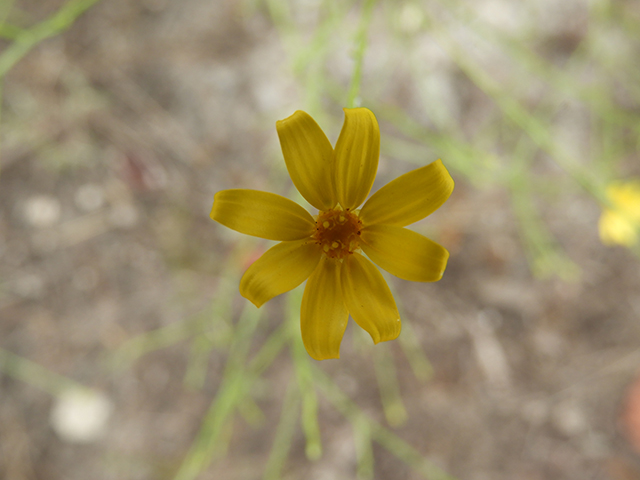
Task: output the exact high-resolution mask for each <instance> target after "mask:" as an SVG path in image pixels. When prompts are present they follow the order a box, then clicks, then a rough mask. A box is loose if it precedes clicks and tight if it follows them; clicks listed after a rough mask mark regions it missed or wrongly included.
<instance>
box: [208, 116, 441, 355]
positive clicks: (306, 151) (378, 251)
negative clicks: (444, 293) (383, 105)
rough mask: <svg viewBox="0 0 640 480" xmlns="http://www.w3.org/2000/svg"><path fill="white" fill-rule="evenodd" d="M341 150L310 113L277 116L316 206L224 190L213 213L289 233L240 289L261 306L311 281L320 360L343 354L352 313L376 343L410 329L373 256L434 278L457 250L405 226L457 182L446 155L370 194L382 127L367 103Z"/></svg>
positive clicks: (276, 236) (306, 303)
mask: <svg viewBox="0 0 640 480" xmlns="http://www.w3.org/2000/svg"><path fill="white" fill-rule="evenodd" d="M344 112H345V120H344V125H343V127H342V131H341V132H340V136H339V138H338V142H337V143H336V147H335V149H334V148H332V146H331V143H330V142H329V140H328V139H327V137H326V136H325V134H324V133H323V131H322V130H321V129H320V127H319V126H318V124H317V123H316V122H315V121H314V120H313V118H311V117H310V116H309V115H308V114H307V113H305V112H303V111H300V110H298V111H297V112H295V113H294V114H293V115H291V116H290V117H289V118H286V119H284V120H280V121H278V122H276V128H277V131H278V136H279V137H280V144H281V146H282V153H283V155H284V160H285V163H286V165H287V169H288V171H289V175H290V176H291V180H292V181H293V183H294V185H295V186H296V188H297V189H298V191H299V192H300V194H301V195H302V196H303V197H304V198H305V199H306V200H307V201H308V202H309V203H310V204H311V205H312V206H313V207H315V208H317V209H318V214H317V215H316V216H311V214H309V213H308V212H307V211H306V210H305V209H304V208H302V207H301V206H300V205H298V204H297V203H295V202H293V201H291V200H289V199H287V198H284V197H282V196H280V195H275V194H273V193H267V192H260V191H256V190H243V189H236V190H223V191H221V192H218V193H216V195H215V197H214V202H213V209H212V210H211V218H212V219H214V220H216V221H218V222H220V223H221V224H223V225H225V226H227V227H229V228H232V229H234V230H237V231H239V232H241V233H245V234H248V235H255V236H257V237H261V238H266V239H269V240H279V241H280V243H278V244H277V245H275V246H274V247H272V248H270V249H269V250H267V251H266V252H265V253H264V255H262V257H260V258H259V259H258V260H257V261H256V262H255V263H253V264H252V265H251V266H250V267H249V269H248V270H247V271H246V272H245V274H244V276H243V277H242V280H241V281H240V293H241V294H242V295H243V296H244V297H245V298H247V299H249V300H250V301H251V302H253V303H254V304H255V305H256V306H257V307H260V306H261V305H262V304H264V303H265V302H266V301H268V300H270V299H271V298H273V297H275V296H276V295H280V294H281V293H284V292H287V291H289V290H291V289H293V288H295V287H297V286H298V285H300V284H301V283H302V282H304V281H305V280H307V279H308V281H307V285H306V287H305V290H304V294H303V297H302V310H301V313H300V323H301V330H302V340H303V342H304V345H305V347H306V349H307V352H309V355H311V356H312V357H313V358H315V359H316V360H323V359H327V358H339V356H340V342H341V341H342V336H343V334H344V331H345V328H346V326H347V320H348V318H349V315H351V317H352V318H353V319H354V320H355V322H356V323H357V324H358V325H360V326H361V327H362V328H363V329H365V330H366V331H367V332H368V333H369V334H370V335H371V338H372V339H373V341H374V343H378V342H382V341H386V340H393V339H395V338H396V337H397V336H398V335H399V334H400V315H399V314H398V309H397V308H396V304H395V301H394V300H393V296H392V295H391V291H390V290H389V287H388V286H387V283H386V282H385V280H384V278H383V277H382V274H381V273H380V272H379V271H378V269H377V268H376V267H375V266H374V265H373V264H372V263H371V262H370V261H369V260H368V259H367V258H365V256H364V255H363V253H364V254H366V255H367V257H369V259H370V260H372V261H373V262H374V263H376V264H377V265H378V266H379V267H381V268H383V269H385V270H386V271H388V272H389V273H391V274H393V275H396V276H397V277H400V278H403V279H405V280H411V281H416V282H434V281H437V280H439V279H440V278H441V277H442V274H443V273H444V270H445V267H446V264H447V259H448V258H449V253H448V252H447V250H445V249H444V248H443V247H441V246H440V245H438V244H437V243H435V242H433V241H431V240H429V239H428V238H426V237H424V236H422V235H420V234H418V233H416V232H413V231H411V230H408V229H406V228H404V227H405V226H406V225H409V224H411V223H414V222H417V221H418V220H421V219H423V218H424V217H426V216H427V215H429V214H431V213H432V212H434V211H435V210H436V209H437V208H438V207H440V206H441V205H442V204H443V203H444V202H445V201H446V200H447V198H448V197H449V195H450V194H451V192H452V190H453V180H452V179H451V176H450V175H449V172H447V169H446V168H445V167H444V165H443V164H442V162H441V161H440V160H437V161H435V162H433V163H431V164H429V165H427V166H424V167H421V168H418V169H416V170H413V171H411V172H409V173H406V174H404V175H402V176H400V177H398V178H397V179H395V180H393V181H392V182H390V183H389V184H387V185H386V186H384V187H382V188H381V189H380V190H378V191H377V192H376V193H374V194H373V195H372V196H371V197H370V198H369V199H368V200H367V202H366V203H365V204H364V205H363V206H362V209H360V210H358V207H359V206H360V205H361V204H362V203H363V202H364V201H365V199H366V198H367V196H368V195H369V191H370V190H371V186H372V185H373V180H374V178H375V175H376V171H377V169H378V157H379V153H380V131H379V129H378V122H377V120H376V118H375V116H374V115H373V113H372V112H371V111H370V110H368V109H366V108H353V109H344Z"/></svg>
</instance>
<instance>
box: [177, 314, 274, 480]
mask: <svg viewBox="0 0 640 480" xmlns="http://www.w3.org/2000/svg"><path fill="white" fill-rule="evenodd" d="M261 312H262V311H261V310H258V309H255V308H253V307H252V306H249V305H246V306H245V308H244V309H243V312H242V314H241V316H240V321H239V322H238V328H237V329H236V335H235V338H234V342H233V344H232V346H231V350H230V352H229V357H228V359H227V366H226V369H225V371H224V374H223V377H222V383H221V385H220V389H219V391H218V395H216V398H215V399H214V400H213V402H212V403H211V407H210V408H209V411H208V412H207V414H206V416H205V419H204V421H203V422H202V426H201V427H200V431H199V432H198V435H197V437H196V440H195V441H194V443H193V444H192V445H191V448H190V449H189V452H188V453H187V456H186V458H185V459H184V461H183V462H182V465H181V466H180V469H179V470H178V473H177V475H176V477H175V479H176V480H193V479H195V478H196V477H197V476H198V475H199V474H200V472H202V471H204V470H205V469H206V468H207V467H208V466H209V463H210V462H211V458H212V456H213V454H214V452H215V448H216V446H217V443H218V438H219V436H220V434H221V432H222V430H223V428H224V427H225V425H226V424H227V422H228V420H229V418H230V417H231V415H232V414H233V413H234V411H235V408H236V406H237V405H238V404H239V403H240V402H241V401H242V398H243V396H244V395H245V394H246V391H247V389H248V385H247V383H248V382H247V379H246V369H245V361H246V357H247V355H248V353H249V347H250V345H251V339H252V337H253V333H254V332H255V329H256V328H257V325H258V320H259V318H260V316H261Z"/></svg>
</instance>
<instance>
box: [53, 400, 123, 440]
mask: <svg viewBox="0 0 640 480" xmlns="http://www.w3.org/2000/svg"><path fill="white" fill-rule="evenodd" d="M112 410H113V405H112V403H111V401H110V400H109V399H108V398H107V396H106V395H104V394H103V393H101V392H98V391H95V390H89V389H80V388H71V389H68V390H67V391H65V392H63V393H62V394H61V395H60V396H59V397H58V398H57V401H56V403H55V405H54V406H53V410H52V411H51V426H52V427H53V429H54V430H55V432H56V433H57V434H58V436H59V437H60V438H61V439H62V440H64V441H67V442H69V443H90V442H94V441H96V440H98V439H99V438H101V437H102V436H103V435H104V434H105V432H106V429H107V424H108V421H109V417H110V416H111V411H112Z"/></svg>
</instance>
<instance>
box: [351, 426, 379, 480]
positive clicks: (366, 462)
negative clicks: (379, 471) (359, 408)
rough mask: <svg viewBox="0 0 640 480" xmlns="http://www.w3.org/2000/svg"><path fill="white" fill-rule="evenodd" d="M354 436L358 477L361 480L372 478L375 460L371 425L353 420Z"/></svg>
mask: <svg viewBox="0 0 640 480" xmlns="http://www.w3.org/2000/svg"><path fill="white" fill-rule="evenodd" d="M353 437H354V441H355V445H356V457H357V462H358V463H357V467H356V474H357V477H358V479H360V480H370V479H372V478H373V475H374V470H375V462H374V456H373V445H372V441H371V432H370V431H369V425H368V424H367V423H363V422H357V421H356V422H353Z"/></svg>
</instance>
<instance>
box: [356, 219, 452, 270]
mask: <svg viewBox="0 0 640 480" xmlns="http://www.w3.org/2000/svg"><path fill="white" fill-rule="evenodd" d="M361 238H362V243H361V244H360V247H361V248H362V250H363V251H364V253H366V254H367V255H368V256H369V258H370V259H371V260H372V261H373V262H375V263H376V264H377V265H378V266H379V267H380V268H383V269H385V270H386V271H387V272H389V273H391V274H392V275H395V276H396V277H400V278H402V279H404V280H411V281H412V282H436V281H438V280H440V279H441V278H442V274H443V273H444V270H445V268H446V267H447V260H448V258H449V252H447V250H446V249H445V248H444V247H442V246H440V245H438V244H437V243H436V242H434V241H433V240H429V239H428V238H427V237H424V236H422V235H420V234H419V233H416V232H413V231H411V230H408V229H406V228H402V227H396V226H394V225H370V226H368V227H365V228H363V229H362V237H361Z"/></svg>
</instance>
